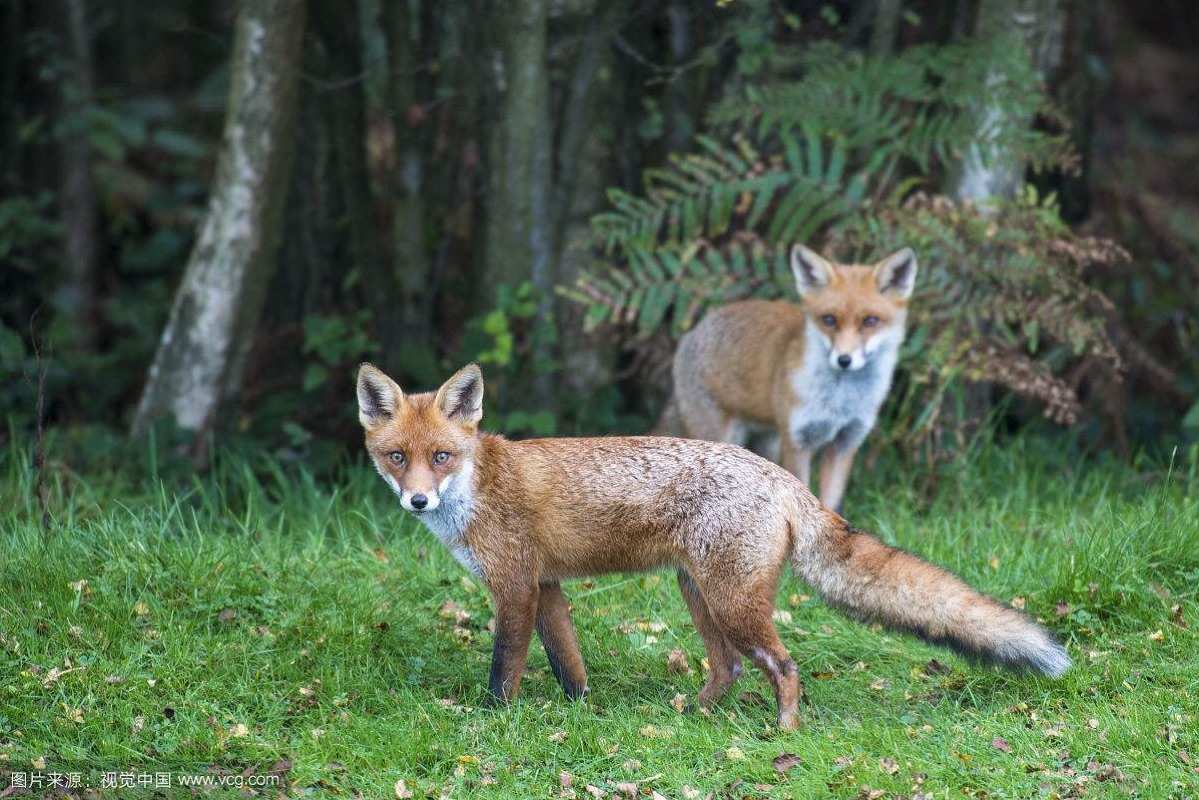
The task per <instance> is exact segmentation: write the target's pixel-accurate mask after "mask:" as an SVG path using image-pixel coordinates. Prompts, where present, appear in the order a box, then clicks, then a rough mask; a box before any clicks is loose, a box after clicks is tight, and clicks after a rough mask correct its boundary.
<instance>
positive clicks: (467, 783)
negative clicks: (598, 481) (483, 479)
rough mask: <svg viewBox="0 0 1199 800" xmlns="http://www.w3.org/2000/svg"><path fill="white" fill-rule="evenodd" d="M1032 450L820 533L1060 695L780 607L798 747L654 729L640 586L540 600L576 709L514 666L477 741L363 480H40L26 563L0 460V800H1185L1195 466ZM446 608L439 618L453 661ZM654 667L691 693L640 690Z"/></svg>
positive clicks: (878, 488)
mask: <svg viewBox="0 0 1199 800" xmlns="http://www.w3.org/2000/svg"><path fill="white" fill-rule="evenodd" d="M1063 450H1068V448H1062V447H1059V446H1058V445H1057V444H1056V443H1054V444H1041V443H1038V442H1037V441H1036V440H1017V441H1016V442H1014V443H1011V444H1009V445H1007V446H1005V447H1003V448H999V447H989V448H985V449H984V450H982V451H981V452H979V453H977V454H975V455H974V456H973V457H972V458H970V459H968V460H965V461H963V462H962V463H960V464H955V465H952V467H951V468H948V469H946V470H945V475H944V476H943V477H942V479H941V481H940V483H939V485H938V491H937V494H936V496H935V498H933V500H932V501H931V502H925V501H924V500H923V499H922V498H921V497H919V496H918V494H917V490H916V486H917V484H918V483H919V481H916V480H914V479H913V478H911V476H909V475H907V474H906V473H904V472H902V471H901V470H899V469H898V468H896V467H895V466H894V465H885V464H880V465H879V466H877V467H876V468H875V469H874V470H870V469H867V468H863V469H862V470H861V471H860V473H859V475H858V476H857V477H858V478H859V480H858V483H857V484H856V485H855V486H854V487H853V489H852V491H851V493H850V497H849V505H848V509H849V512H850V514H849V515H850V517H851V518H852V519H853V521H854V522H855V523H856V524H858V525H860V526H863V527H867V528H870V529H872V530H874V531H875V532H877V533H878V534H879V535H880V536H882V537H883V538H884V539H885V540H887V541H888V542H891V543H896V544H899V545H901V546H903V547H905V548H908V549H910V550H913V551H915V552H917V553H920V554H922V555H925V556H927V557H929V558H931V559H932V560H934V561H936V562H938V563H940V564H943V565H945V566H947V567H949V568H951V569H953V570H955V571H957V572H958V573H959V574H961V575H962V576H963V577H965V578H966V579H967V580H969V581H970V582H971V583H973V584H974V585H976V586H978V587H980V588H982V589H984V590H985V591H987V592H989V593H991V594H993V595H995V596H997V597H999V598H1002V599H1004V600H1009V599H1011V598H1013V597H1021V598H1023V599H1024V602H1025V603H1026V607H1027V610H1028V611H1029V612H1030V613H1032V614H1034V615H1036V616H1038V617H1041V618H1042V619H1044V620H1046V621H1047V623H1048V624H1049V625H1050V626H1051V627H1052V628H1054V629H1055V630H1056V631H1057V632H1058V633H1059V634H1060V635H1061V636H1062V638H1063V639H1064V640H1065V642H1066V643H1067V646H1068V648H1069V650H1070V653H1071V654H1072V656H1073V657H1074V658H1075V660H1076V663H1077V666H1076V667H1075V669H1074V670H1072V671H1071V672H1070V673H1069V674H1068V675H1067V676H1066V677H1065V678H1064V679H1062V680H1060V681H1056V682H1053V681H1049V680H1045V679H1041V678H1036V677H1032V676H1027V675H1013V674H1010V673H1003V672H999V671H996V670H994V669H991V668H984V667H979V666H975V665H971V664H968V663H966V662H964V661H962V660H960V659H958V658H956V657H953V656H951V655H949V654H948V653H946V652H944V651H939V650H934V649H932V648H929V647H926V646H924V645H922V644H920V643H918V642H916V641H914V640H911V639H908V638H905V637H901V636H896V635H890V634H888V633H886V632H882V631H879V630H871V629H868V628H866V627H863V626H860V625H857V624H855V623H852V622H849V621H847V620H845V619H844V618H842V617H840V616H838V615H836V614H835V613H833V612H830V611H829V610H827V609H826V608H824V607H823V606H821V605H820V603H819V602H818V601H817V600H815V599H805V596H806V595H807V594H811V592H809V591H807V590H806V589H805V587H803V586H802V585H800V584H799V583H798V582H797V581H796V580H794V579H793V578H790V577H788V578H787V579H786V580H785V581H784V584H783V587H782V589H781V591H780V597H779V605H780V608H782V609H785V610H786V611H787V612H789V614H790V620H789V621H785V622H782V623H780V630H781V633H782V637H783V640H784V642H785V643H786V644H787V646H788V647H789V648H790V650H791V653H792V655H793V657H794V658H795V660H796V661H797V662H798V664H799V665H800V670H801V675H802V677H803V678H804V680H805V682H806V685H807V698H806V702H805V704H804V705H803V716H804V724H803V727H802V728H801V729H800V730H799V731H797V732H794V733H780V732H778V731H776V730H774V729H773V728H772V726H771V724H770V723H771V721H772V720H773V716H774V710H773V702H772V701H771V702H767V701H766V698H767V697H768V696H769V691H768V689H767V687H766V684H765V682H764V681H763V680H762V678H761V676H760V675H758V674H757V673H756V672H755V671H752V670H751V671H749V672H748V673H747V675H746V677H745V678H743V679H742V681H741V683H740V684H738V686H737V687H736V688H735V690H734V692H733V694H732V695H730V697H729V698H728V699H726V700H725V701H724V702H723V703H721V704H720V705H719V706H718V707H717V708H716V709H715V710H714V711H713V712H712V713H711V715H710V716H704V715H701V714H698V713H693V712H691V713H679V712H677V711H676V710H675V708H674V707H673V706H672V699H674V698H675V695H676V694H679V693H681V694H685V695H687V696H688V698H694V695H695V693H696V692H697V691H698V689H699V687H700V684H701V681H702V671H701V658H702V656H703V648H702V646H701V643H700V641H699V638H698V636H697V635H696V634H695V633H694V631H693V630H692V628H691V624H690V621H689V618H688V616H687V612H686V609H685V607H684V605H683V603H682V600H681V599H680V597H679V596H678V592H677V589H676V588H675V585H674V581H673V578H672V577H671V576H670V575H636V576H610V577H605V578H600V579H596V580H595V581H589V582H584V583H576V584H574V585H571V586H568V587H567V593H568V595H569V596H570V597H571V598H572V601H573V603H574V606H575V620H576V624H577V625H578V628H579V635H580V639H581V642H582V646H583V651H584V655H585V657H586V659H587V664H588V668H589V672H590V682H591V690H592V693H591V695H590V697H589V699H587V700H586V701H585V702H582V703H571V702H568V701H567V700H566V699H565V698H564V697H563V696H562V694H561V692H560V690H559V689H558V687H557V685H556V684H555V682H554V681H553V678H552V676H551V675H550V674H549V670H548V667H547V664H546V660H545V655H544V653H543V652H542V650H541V648H540V645H538V644H534V646H533V649H532V653H531V657H530V670H529V673H528V675H527V676H526V678H525V682H524V684H523V689H522V695H521V699H520V700H519V702H517V703H516V704H515V705H514V706H512V707H510V708H503V709H488V708H485V707H483V706H484V700H485V697H484V686H485V682H486V675H487V668H488V663H489V659H490V649H491V648H490V645H491V635H490V633H488V631H487V629H486V623H487V622H488V620H489V618H490V612H489V607H488V600H487V594H486V591H485V590H484V589H483V587H482V586H480V585H479V584H477V583H475V582H474V581H473V580H470V579H468V578H466V577H465V573H463V572H462V571H461V570H460V569H459V568H458V566H457V565H456V564H455V562H454V561H453V559H452V558H451V557H450V555H449V554H448V553H446V552H443V551H442V550H441V549H440V546H439V545H438V544H437V543H436V541H435V540H434V539H433V537H432V536H430V535H429V534H427V533H425V532H423V531H422V530H419V529H418V528H417V527H416V526H415V525H414V524H413V523H412V522H411V521H409V520H407V519H406V518H405V517H404V516H403V514H402V512H401V511H400V510H399V508H398V506H397V504H396V503H395V502H394V501H393V500H392V498H391V497H390V496H389V495H388V494H387V492H386V490H385V488H384V487H383V486H382V484H381V482H380V481H378V479H377V478H376V477H375V476H374V475H373V474H372V473H370V472H369V470H368V469H367V468H366V467H365V466H361V465H360V466H355V467H353V468H347V469H346V470H345V471H344V474H343V476H342V477H341V479H339V480H336V481H331V482H328V483H325V484H318V483H317V482H315V481H314V480H313V479H312V478H311V477H309V476H307V475H305V474H304V473H303V472H302V471H300V470H297V469H295V468H285V467H283V466H280V465H279V464H278V463H276V462H270V461H245V460H240V461H239V460H235V459H228V460H225V461H222V462H221V463H220V464H219V465H218V468H217V469H216V470H215V472H214V474H213V475H211V476H209V477H207V478H205V479H203V480H200V479H192V480H191V481H190V482H187V483H184V482H180V481H174V482H173V484H172V485H171V486H166V485H156V484H155V483H154V482H152V481H148V480H144V481H143V480H137V479H135V478H132V477H130V476H128V475H124V474H122V473H120V472H114V471H106V472H105V473H103V474H98V473H97V474H88V473H85V474H83V475H79V474H75V473H73V472H71V471H70V470H68V469H66V468H65V467H63V466H62V465H61V464H58V465H56V466H55V467H53V468H52V472H51V476H52V480H51V486H50V489H51V492H50V496H51V507H52V510H53V513H54V518H55V525H54V527H53V530H52V531H50V532H49V533H44V532H43V531H42V530H41V529H40V526H39V525H38V519H39V512H38V510H37V506H36V503H35V501H34V500H33V497H34V491H33V485H32V484H33V474H32V472H31V471H30V470H29V469H28V468H27V467H26V466H24V463H23V461H24V457H23V454H22V453H20V452H19V451H17V450H16V449H15V448H13V449H11V450H10V451H9V452H8V454H7V455H6V456H5V457H4V460H5V463H4V464H3V465H0V466H2V467H3V472H0V476H2V480H3V483H2V484H0V504H2V507H3V508H4V509H5V511H4V512H3V513H2V514H0V558H2V560H3V564H2V566H0V772H3V771H5V770H14V771H23V770H32V769H33V767H32V766H30V765H31V764H33V763H34V762H35V761H37V763H39V764H40V763H41V761H40V759H44V762H45V765H46V766H45V770H44V771H46V772H49V771H60V772H69V771H81V772H84V773H85V774H91V776H92V779H93V781H96V780H99V779H100V776H99V773H100V772H102V771H105V770H118V771H121V770H123V771H146V772H158V771H172V772H175V773H189V772H195V773H208V774H226V773H227V774H236V775H241V774H243V773H245V774H263V773H266V772H267V771H269V770H271V769H272V768H275V769H277V770H279V771H280V772H283V773H284V776H285V784H284V785H285V786H286V787H288V789H287V792H288V794H289V795H290V796H303V795H306V794H307V795H311V796H327V795H342V796H355V795H356V794H361V795H362V796H366V797H385V796H387V797H394V793H393V787H394V785H395V782H396V781H397V780H399V779H403V780H405V781H406V785H407V786H408V787H409V788H410V789H412V790H413V791H414V792H415V796H416V797H422V796H425V795H432V796H439V795H441V794H442V793H443V792H448V793H449V795H450V796H453V797H503V798H512V797H551V796H553V797H556V796H559V794H560V791H561V790H560V788H559V774H560V773H561V772H567V773H569V774H570V775H571V776H572V777H573V784H574V790H575V791H576V792H577V794H578V795H579V796H580V797H590V795H589V794H588V793H587V791H586V788H585V787H586V786H587V785H588V784H591V785H593V786H595V787H598V788H600V789H603V790H605V791H607V792H612V791H614V790H616V789H617V784H618V783H622V782H635V783H636V784H637V785H638V789H639V790H640V791H641V792H642V794H643V795H645V794H648V793H649V792H650V790H656V791H658V792H660V793H661V794H663V795H665V796H666V797H670V798H675V797H685V796H693V795H690V794H689V792H690V789H692V788H693V789H696V790H699V791H700V792H702V794H701V795H699V796H706V795H707V794H708V793H709V792H715V794H716V796H717V797H723V796H729V797H737V798H741V797H796V798H807V797H825V796H831V797H858V796H862V797H870V796H875V795H872V794H871V791H872V790H881V791H882V792H885V795H880V796H887V797H899V796H909V797H910V796H912V795H914V794H916V793H918V792H923V793H926V794H928V795H929V796H931V797H937V798H941V797H965V796H969V797H988V798H1017V797H1019V798H1024V797H1051V796H1059V797H1066V796H1086V797H1125V796H1130V795H1135V796H1141V797H1169V796H1175V797H1193V796H1195V795H1196V794H1197V793H1199V774H1196V772H1195V770H1194V766H1195V765H1199V735H1197V734H1196V727H1197V726H1196V713H1197V706H1199V703H1197V702H1196V700H1197V689H1199V658H1197V655H1199V646H1197V642H1196V630H1197V629H1199V605H1197V602H1196V585H1197V584H1199V491H1197V489H1199V482H1197V480H1196V474H1195V473H1196V466H1195V463H1194V462H1195V460H1194V458H1193V457H1192V458H1191V459H1190V461H1189V462H1188V463H1177V464H1174V465H1173V466H1163V465H1161V464H1159V463H1155V462H1154V463H1150V462H1146V463H1144V464H1140V465H1138V466H1136V467H1129V466H1127V465H1121V464H1118V463H1115V462H1109V461H1101V462H1098V463H1096V462H1083V461H1082V460H1080V459H1079V458H1076V457H1075V456H1074V455H1073V454H1071V453H1069V452H1063ZM81 581H82V582H85V583H80V582H81ZM447 601H453V602H455V603H457V604H459V605H460V606H461V607H462V608H463V609H465V611H467V612H468V613H469V614H470V619H469V620H468V621H466V623H465V624H464V625H461V626H458V627H459V630H458V631H455V627H456V623H455V621H454V620H453V619H450V618H447V617H445V616H442V614H441V613H440V609H441V608H442V606H443V604H445V603H447ZM1176 607H1177V610H1172V609H1175V608H1176ZM1179 620H1181V621H1182V622H1183V623H1185V624H1178V621H1179ZM638 622H642V623H650V624H647V625H642V626H638V625H637V624H636V623H638ZM1187 624H1189V625H1190V627H1186V625H1187ZM674 648H681V649H682V650H684V651H685V652H686V654H687V656H688V658H689V661H690V664H691V667H692V668H693V670H694V672H693V673H692V674H689V675H684V674H677V673H674V672H671V671H670V670H669V669H668V666H667V657H668V654H669V653H670V651H671V650H672V649H674ZM934 658H935V659H937V660H938V661H939V662H942V663H943V664H944V666H945V669H944V670H942V669H938V668H937V665H935V664H934V665H933V666H932V667H931V668H930V667H929V666H928V665H929V662H930V659H934ZM54 670H57V671H58V672H57V673H54V672H52V671H54ZM243 726H244V727H243ZM997 737H998V739H1001V740H1002V741H998V740H997ZM993 742H994V743H993ZM1004 742H1006V745H1004V744H1003V743H1004ZM996 745H1000V746H998V747H997V746H996ZM784 752H785V753H793V754H795V755H796V756H798V757H799V759H800V762H799V764H798V765H797V766H795V767H794V768H792V769H791V770H790V771H789V772H787V773H786V774H785V775H784V774H779V773H778V772H776V771H775V769H774V768H773V767H772V759H774V758H775V757H776V756H778V755H779V754H780V753H784ZM1188 754H1189V755H1188ZM1187 758H1189V759H1190V764H1189V765H1188V763H1186V759H1187ZM280 762H286V763H280ZM284 770H285V772H284ZM7 783H8V779H7V778H4V779H0V790H2V789H3V788H4V787H5V786H7ZM181 791H183V790H179V789H177V788H176V789H173V790H171V792H167V794H171V793H172V792H174V793H178V792H181ZM125 794H134V793H132V792H127V793H125ZM276 794H277V791H271V792H270V795H271V796H275V795H276ZM123 796H124V795H123Z"/></svg>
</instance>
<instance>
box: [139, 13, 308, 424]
mask: <svg viewBox="0 0 1199 800" xmlns="http://www.w3.org/2000/svg"><path fill="white" fill-rule="evenodd" d="M303 31H304V3H303V2H302V1H301V0H242V3H241V5H240V7H239V10H238V15H237V22H236V31H235V41H234V50H233V58H232V66H231V70H232V80H231V86H230V90H229V104H228V112H227V115H226V118H225V129H224V135H223V140H222V144H221V153H220V156H219V159H218V163H217V170H216V176H215V178H214V181H213V186H212V193H211V196H210V197H209V201H208V210H207V212H206V215H205V219H204V222H203V224H202V226H201V229H200V233H199V237H198V238H197V240H196V244H195V247H194V248H193V249H192V252H191V256H190V258H189V260H188V264H187V269H186V270H185V272H184V276H183V281H182V284H181V285H180V287H179V289H178V291H177V293H176V295H175V301H174V304H173V306H172V308H171V315H170V318H169V319H168V321H167V326H166V329H165V330H164V331H163V334H162V339H161V340H160V342H159V345H158V351H157V353H156V354H155V357H154V362H153V364H152V365H151V367H150V372H149V375H148V377H147V380H146V387H145V390H144V391H143V393H142V398H141V402H140V403H139V404H138V409H137V413H136V415H135V417H134V421H133V432H134V434H135V435H136V434H139V433H142V432H144V431H145V430H146V429H147V427H148V426H149V425H150V423H151V422H153V421H154V420H156V419H158V418H160V417H171V418H173V419H174V420H175V422H176V423H177V424H178V426H179V427H180V428H182V429H184V430H187V431H192V432H197V433H198V432H201V431H203V430H204V429H205V428H207V427H208V426H210V425H211V424H212V423H213V421H214V420H215V419H216V415H217V414H218V412H219V411H220V410H221V408H222V406H223V405H224V404H225V403H226V401H227V400H228V399H229V398H230V397H231V396H233V395H235V394H236V393H237V391H238V390H239V388H240V383H241V372H242V367H243V365H244V363H245V357H246V354H247V352H248V350H249V347H250V344H251V342H252V339H253V335H254V329H255V327H256V324H257V321H258V318H259V315H260V314H261V311H262V304H263V301H264V299H265V293H266V287H267V284H268V282H269V281H270V278H271V274H272V272H273V271H274V268H275V263H276V258H275V256H276V250H277V246H278V239H279V232H280V224H279V223H280V221H281V212H282V210H283V205H284V202H283V201H284V198H285V196H286V193H287V188H288V184H289V176H290V168H291V155H292V144H293V142H292V139H293V137H294V136H295V129H294V125H295V117H296V113H295V112H296V81H297V76H298V72H299V54H300V43H301V39H302V36H303Z"/></svg>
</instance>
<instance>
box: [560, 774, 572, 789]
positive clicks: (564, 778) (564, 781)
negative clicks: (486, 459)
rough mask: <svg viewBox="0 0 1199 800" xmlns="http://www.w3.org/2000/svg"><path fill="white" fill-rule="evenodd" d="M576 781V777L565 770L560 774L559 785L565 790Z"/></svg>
mask: <svg viewBox="0 0 1199 800" xmlns="http://www.w3.org/2000/svg"><path fill="white" fill-rule="evenodd" d="M574 780H575V779H574V776H572V775H571V774H570V773H569V772H567V771H566V770H563V771H562V772H559V773H558V785H559V786H561V787H562V788H563V789H569V788H570V785H571V784H572V783H574Z"/></svg>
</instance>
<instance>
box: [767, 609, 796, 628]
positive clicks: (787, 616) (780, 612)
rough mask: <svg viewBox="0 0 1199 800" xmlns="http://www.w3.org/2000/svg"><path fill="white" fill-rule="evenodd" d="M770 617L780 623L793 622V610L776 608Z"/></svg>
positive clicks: (787, 623)
mask: <svg viewBox="0 0 1199 800" xmlns="http://www.w3.org/2000/svg"><path fill="white" fill-rule="evenodd" d="M770 618H771V619H772V620H774V621H775V622H777V623H779V624H780V625H789V624H791V612H790V611H787V610H786V609H783V608H776V609H775V610H774V613H772V614H771V615H770Z"/></svg>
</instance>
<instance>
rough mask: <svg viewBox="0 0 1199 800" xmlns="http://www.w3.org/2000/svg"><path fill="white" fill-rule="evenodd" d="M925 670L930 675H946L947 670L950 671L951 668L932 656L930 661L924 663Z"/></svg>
mask: <svg viewBox="0 0 1199 800" xmlns="http://www.w3.org/2000/svg"><path fill="white" fill-rule="evenodd" d="M924 671H925V672H927V673H928V674H929V675H944V674H945V673H946V672H949V671H950V669H949V667H947V666H945V665H944V664H942V663H941V662H940V661H938V660H937V659H935V658H930V659H929V660H928V663H927V664H925V665H924Z"/></svg>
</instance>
